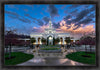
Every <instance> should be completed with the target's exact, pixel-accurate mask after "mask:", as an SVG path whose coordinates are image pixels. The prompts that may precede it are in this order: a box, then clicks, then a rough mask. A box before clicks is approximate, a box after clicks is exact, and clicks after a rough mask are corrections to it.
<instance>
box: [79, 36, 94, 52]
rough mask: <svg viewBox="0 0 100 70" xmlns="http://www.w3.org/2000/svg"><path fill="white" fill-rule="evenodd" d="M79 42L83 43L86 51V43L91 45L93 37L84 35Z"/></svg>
mask: <svg viewBox="0 0 100 70" xmlns="http://www.w3.org/2000/svg"><path fill="white" fill-rule="evenodd" d="M80 42H81V43H82V44H83V45H85V51H87V48H86V45H91V44H93V43H92V42H93V38H92V37H90V36H86V37H84V38H81V40H80Z"/></svg>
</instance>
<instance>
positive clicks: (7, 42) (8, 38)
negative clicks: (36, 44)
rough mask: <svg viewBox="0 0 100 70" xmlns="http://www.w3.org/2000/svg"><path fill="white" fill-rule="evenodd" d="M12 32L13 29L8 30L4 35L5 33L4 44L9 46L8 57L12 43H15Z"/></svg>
mask: <svg viewBox="0 0 100 70" xmlns="http://www.w3.org/2000/svg"><path fill="white" fill-rule="evenodd" d="M14 32H15V30H8V31H6V35H5V45H6V46H9V58H11V48H12V44H14V43H16V39H15V34H14Z"/></svg>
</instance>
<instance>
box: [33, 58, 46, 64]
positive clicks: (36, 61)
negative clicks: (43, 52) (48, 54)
mask: <svg viewBox="0 0 100 70" xmlns="http://www.w3.org/2000/svg"><path fill="white" fill-rule="evenodd" d="M32 62H34V63H40V62H45V60H44V59H41V58H36V59H33V60H32Z"/></svg>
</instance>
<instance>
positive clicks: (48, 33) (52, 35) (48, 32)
mask: <svg viewBox="0 0 100 70" xmlns="http://www.w3.org/2000/svg"><path fill="white" fill-rule="evenodd" d="M30 37H31V38H32V37H34V38H35V39H36V42H35V44H42V42H41V39H42V38H45V39H46V40H47V41H48V42H47V43H48V45H53V44H54V39H56V38H59V39H60V42H59V43H58V44H66V42H65V37H71V35H70V34H69V33H57V32H56V29H55V28H53V27H52V22H51V20H50V21H49V27H48V28H46V29H45V31H44V32H43V33H36V32H35V33H31V34H30ZM71 41H73V42H75V39H73V38H72V37H71Z"/></svg>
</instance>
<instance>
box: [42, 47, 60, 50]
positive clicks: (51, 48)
mask: <svg viewBox="0 0 100 70" xmlns="http://www.w3.org/2000/svg"><path fill="white" fill-rule="evenodd" d="M59 49H60V48H57V47H46V48H41V50H59Z"/></svg>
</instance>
